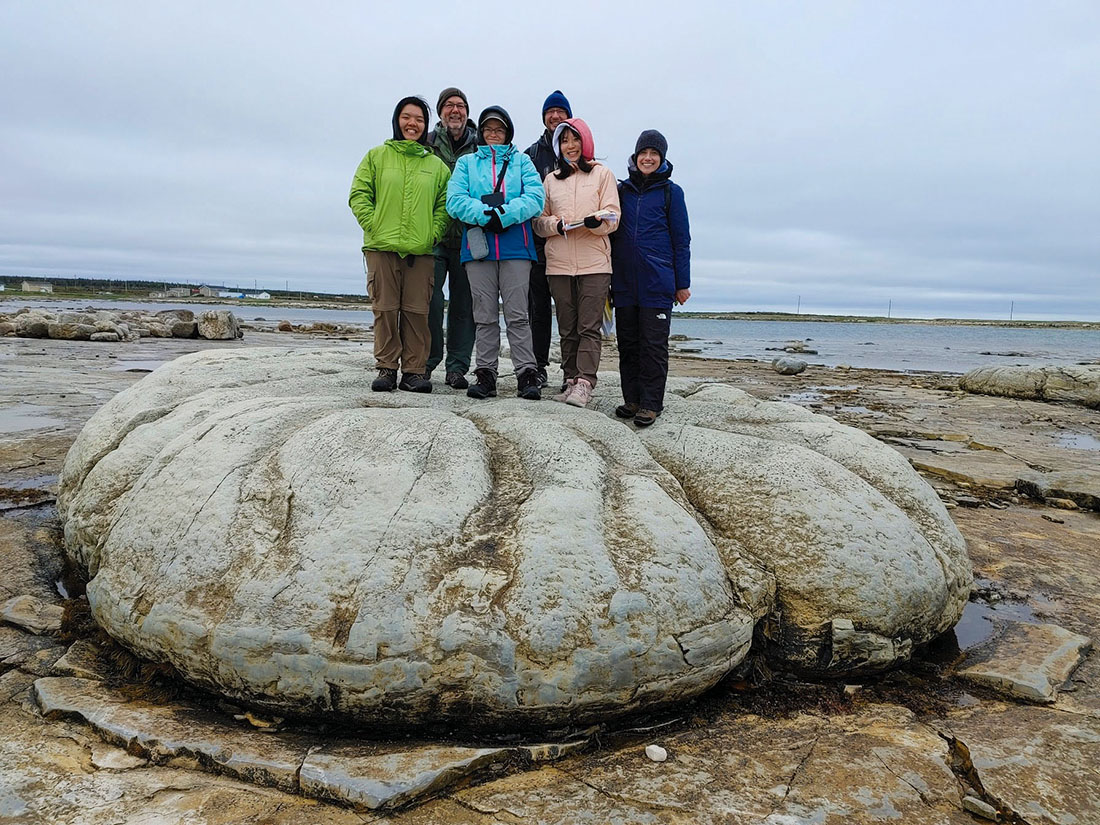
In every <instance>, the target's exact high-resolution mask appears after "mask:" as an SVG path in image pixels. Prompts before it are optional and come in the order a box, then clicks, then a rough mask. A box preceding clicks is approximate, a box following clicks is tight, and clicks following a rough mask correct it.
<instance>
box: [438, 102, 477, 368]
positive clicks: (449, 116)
mask: <svg viewBox="0 0 1100 825" xmlns="http://www.w3.org/2000/svg"><path fill="white" fill-rule="evenodd" d="M435 111H436V114H437V115H439V122H438V123H437V124H436V125H435V131H433V132H432V133H431V134H430V135H428V146H430V147H431V150H432V151H433V152H434V153H435V155H436V157H438V158H439V159H440V160H442V161H443V162H444V163H446V164H447V168H448V169H450V170H451V171H452V172H453V171H454V168H455V163H456V161H458V159H459V158H460V157H462V155H468V154H470V153H471V152H473V151H475V150H476V149H477V128H476V127H475V126H474V122H473V121H472V120H470V117H469V115H470V104H469V102H468V101H467V100H466V95H465V94H463V92H462V90H461V89H456V88H454V87H453V86H451V87H449V88H446V89H444V90H443V91H442V92H440V93H439V100H438V102H437V103H436V106H435ZM461 244H462V225H461V224H460V223H459V222H458V221H452V222H451V225H450V228H449V229H448V230H447V234H446V235H444V236H443V240H442V241H440V242H439V244H438V245H437V246H436V248H435V288H434V290H433V291H432V303H431V307H430V308H429V311H428V326H429V327H430V328H431V333H432V348H431V353H430V355H429V356H428V374H429V375H431V372H432V370H434V369H435V368H436V367H437V366H439V364H440V363H441V362H443V284H444V282H445V281H446V280H447V277H448V275H450V279H451V285H450V305H449V308H448V310H447V336H446V338H447V360H446V364H445V367H446V370H447V377H446V379H445V380H446V383H447V385H448V386H449V387H453V388H454V389H456V390H464V389H466V388H467V387H469V386H470V382H469V381H467V380H466V373H467V372H468V371H469V369H470V356H471V353H472V352H473V348H474V310H473V303H472V301H471V299H470V281H469V279H468V278H467V277H466V269H465V267H464V266H463V265H462V262H461V260H460V255H459V250H460V247H461Z"/></svg>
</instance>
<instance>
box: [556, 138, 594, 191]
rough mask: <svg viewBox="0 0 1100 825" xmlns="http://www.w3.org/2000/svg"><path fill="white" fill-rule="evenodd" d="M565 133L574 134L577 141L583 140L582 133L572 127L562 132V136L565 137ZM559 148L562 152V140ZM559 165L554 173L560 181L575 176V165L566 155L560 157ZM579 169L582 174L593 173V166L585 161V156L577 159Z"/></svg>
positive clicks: (559, 142) (558, 158) (558, 159)
mask: <svg viewBox="0 0 1100 825" xmlns="http://www.w3.org/2000/svg"><path fill="white" fill-rule="evenodd" d="M565 132H572V133H573V135H574V137H576V138H577V140H580V139H581V135H580V132H578V131H577V130H576V129H574V128H573V127H572V126H566V127H565V130H564V131H563V132H562V135H564V134H565ZM557 148H558V150H559V151H560V150H561V141H560V140H559V141H558V147H557ZM557 164H558V171H557V172H555V173H554V177H555V178H557V179H558V180H565V179H566V178H567V177H569V176H570V175H572V174H573V171H574V169H573V164H572V163H570V162H569V161H567V160H566V159H565V155H562V154H559V155H558V157H557ZM577 169H580V170H581V171H582V172H591V171H592V164H590V163H589V162H588V161H586V160H585V159H584V155H583V154H582V155H581V156H580V157H579V158H577Z"/></svg>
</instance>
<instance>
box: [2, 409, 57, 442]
mask: <svg viewBox="0 0 1100 825" xmlns="http://www.w3.org/2000/svg"><path fill="white" fill-rule="evenodd" d="M49 412H50V408H49V407H43V406H40V405H38V404H16V405H15V406H12V407H0V435H5V434H7V433H22V432H28V431H30V430H45V429H49V428H50V427H57V426H60V425H62V424H64V423H65V422H64V421H62V420H61V419H60V418H55V417H53V416H51V415H48V413H49Z"/></svg>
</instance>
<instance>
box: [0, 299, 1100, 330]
mask: <svg viewBox="0 0 1100 825" xmlns="http://www.w3.org/2000/svg"><path fill="white" fill-rule="evenodd" d="M7 301H89V302H97V301H101V302H111V301H125V302H127V303H138V304H166V305H179V304H218V305H224V306H229V307H234V306H235V307H241V308H246V307H247V308H250V309H258V308H260V307H271V308H275V307H294V308H299V309H335V310H349V311H361V312H365V311H369V310H370V302H369V301H367V300H366V298H365V297H364V299H363V300H362V301H349V300H347V299H346V298H344V297H343V296H334V297H333V298H332V299H331V300H330V299H326V298H321V297H319V296H318V297H313V298H303V299H295V298H290V299H287V298H278V297H272V298H271V299H270V300H266V301H265V300H247V299H245V300H233V299H226V298H208V297H205V296H198V295H193V296H191V297H189V298H150V297H147V296H146V297H142V296H136V295H135V296H130V295H125V294H123V295H118V294H115V295H103V294H98V293H87V292H82V293H74V294H58V293H56V292H55V293H53V294H49V293H39V292H18V293H13V292H3V293H0V306H3V304H4V303H6V302H7ZM673 317H675V318H696V319H700V320H708V321H788V322H798V323H813V324H916V325H922V326H940V327H997V328H1002V329H1100V321H1029V320H1023V319H1021V320H1014V321H1003V320H985V319H981V318H887V317H885V316H875V315H809V314H805V313H802V314H797V313H793V312H690V311H683V310H679V309H676V310H674V313H673Z"/></svg>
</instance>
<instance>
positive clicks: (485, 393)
mask: <svg viewBox="0 0 1100 825" xmlns="http://www.w3.org/2000/svg"><path fill="white" fill-rule="evenodd" d="M474 376H475V377H476V378H477V383H476V384H474V385H473V386H471V387H470V389H468V390H466V395H468V396H469V397H470V398H496V395H497V374H496V373H495V372H493V371H492V370H489V369H479V370H474Z"/></svg>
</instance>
